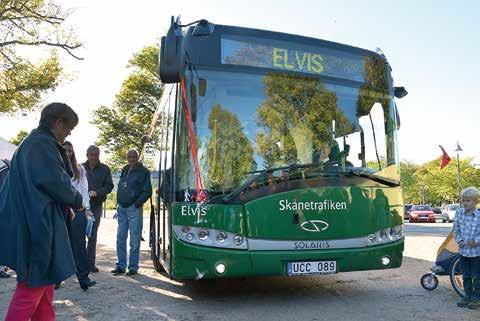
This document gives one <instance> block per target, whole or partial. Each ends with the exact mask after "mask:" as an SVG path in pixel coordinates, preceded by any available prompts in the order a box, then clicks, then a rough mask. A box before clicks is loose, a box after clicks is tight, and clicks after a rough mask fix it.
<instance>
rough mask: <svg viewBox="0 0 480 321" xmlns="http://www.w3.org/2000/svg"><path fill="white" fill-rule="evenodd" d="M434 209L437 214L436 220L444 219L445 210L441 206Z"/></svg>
mask: <svg viewBox="0 0 480 321" xmlns="http://www.w3.org/2000/svg"><path fill="white" fill-rule="evenodd" d="M432 211H433V214H435V220H443V212H442V209H441V208H440V207H434V208H433V209H432Z"/></svg>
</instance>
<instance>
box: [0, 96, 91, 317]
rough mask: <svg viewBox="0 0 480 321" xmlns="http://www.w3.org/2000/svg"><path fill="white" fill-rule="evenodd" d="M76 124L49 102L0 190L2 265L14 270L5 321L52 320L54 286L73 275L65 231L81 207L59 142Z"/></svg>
mask: <svg viewBox="0 0 480 321" xmlns="http://www.w3.org/2000/svg"><path fill="white" fill-rule="evenodd" d="M77 123H78V116H77V114H76V113H75V112H74V111H73V110H72V109H71V108H70V107H69V106H67V105H65V104H61V103H52V104H49V105H47V106H46V107H45V108H44V109H43V110H42V113H41V117H40V125H39V126H38V128H37V129H34V130H33V131H32V132H31V133H30V134H29V135H28V137H27V138H25V140H24V141H23V142H22V144H21V145H20V146H19V147H18V149H17V151H16V152H15V154H14V156H13V159H12V162H11V166H10V171H9V174H8V176H7V180H6V181H5V184H4V186H3V188H2V189H1V190H0V264H3V265H6V266H8V267H10V268H12V269H13V270H15V271H16V272H17V282H18V283H17V288H16V290H15V293H14V295H13V298H12V301H11V303H10V307H9V310H8V312H7V316H6V319H5V320H6V321H13V320H15V321H24V320H25V321H27V320H30V318H32V319H34V320H46V321H50V320H54V319H55V312H54V310H53V307H52V300H53V294H54V284H55V283H59V282H61V281H63V280H65V279H67V278H68V277H70V276H71V275H72V274H74V273H75V262H74V259H73V254H72V249H71V247H70V241H69V238H68V234H67V226H66V218H67V215H68V214H67V213H70V208H73V209H81V207H82V196H81V195H80V193H79V192H77V191H76V190H75V188H74V187H73V186H72V183H71V180H70V177H71V175H70V174H71V168H70V165H69V162H68V158H67V156H66V154H65V150H64V149H63V147H62V145H61V143H63V141H64V140H65V138H66V137H67V136H68V135H70V133H71V131H72V130H73V128H74V127H75V126H76V125H77Z"/></svg>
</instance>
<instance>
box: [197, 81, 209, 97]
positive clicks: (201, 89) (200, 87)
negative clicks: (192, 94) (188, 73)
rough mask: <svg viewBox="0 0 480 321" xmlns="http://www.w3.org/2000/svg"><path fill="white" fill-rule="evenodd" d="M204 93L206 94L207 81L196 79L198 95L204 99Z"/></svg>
mask: <svg viewBox="0 0 480 321" xmlns="http://www.w3.org/2000/svg"><path fill="white" fill-rule="evenodd" d="M206 93H207V80H206V79H203V78H200V79H198V94H199V95H200V96H201V97H205V95H206Z"/></svg>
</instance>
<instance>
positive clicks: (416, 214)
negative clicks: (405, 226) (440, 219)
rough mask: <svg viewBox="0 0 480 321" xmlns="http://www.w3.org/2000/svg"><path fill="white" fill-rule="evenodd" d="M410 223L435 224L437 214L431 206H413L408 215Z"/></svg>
mask: <svg viewBox="0 0 480 321" xmlns="http://www.w3.org/2000/svg"><path fill="white" fill-rule="evenodd" d="M408 221H409V222H428V223H435V213H433V211H432V207H431V206H429V205H413V206H412V208H411V210H410V214H408Z"/></svg>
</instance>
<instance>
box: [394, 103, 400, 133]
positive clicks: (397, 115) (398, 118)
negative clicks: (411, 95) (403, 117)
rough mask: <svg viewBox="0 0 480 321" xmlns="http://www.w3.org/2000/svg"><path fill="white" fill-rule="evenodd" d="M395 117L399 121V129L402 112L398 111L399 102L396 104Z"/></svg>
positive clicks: (398, 127)
mask: <svg viewBox="0 0 480 321" xmlns="http://www.w3.org/2000/svg"><path fill="white" fill-rule="evenodd" d="M395 118H396V121H397V130H399V129H400V114H399V113H398V107H397V104H395Z"/></svg>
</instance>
